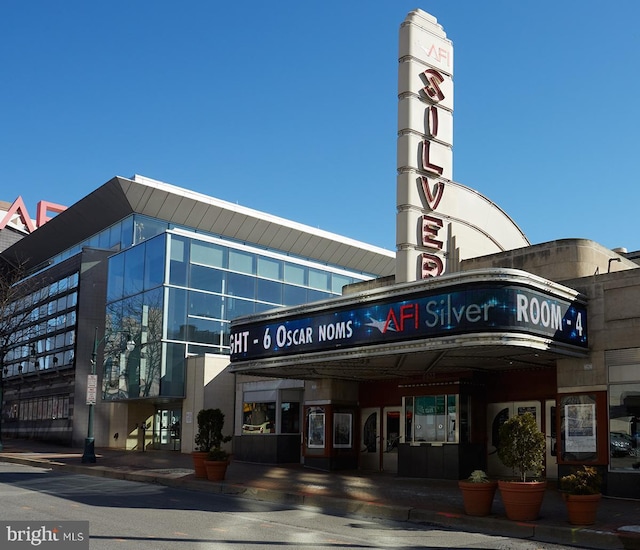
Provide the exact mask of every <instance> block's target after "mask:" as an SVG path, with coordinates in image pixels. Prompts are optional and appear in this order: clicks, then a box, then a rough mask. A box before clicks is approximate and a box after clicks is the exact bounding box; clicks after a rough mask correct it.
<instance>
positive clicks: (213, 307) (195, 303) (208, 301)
mask: <svg viewBox="0 0 640 550" xmlns="http://www.w3.org/2000/svg"><path fill="white" fill-rule="evenodd" d="M189 315H198V316H201V317H214V318H216V319H222V316H223V311H222V296H220V295H219V294H208V293H205V292H196V291H194V290H192V291H190V292H189Z"/></svg>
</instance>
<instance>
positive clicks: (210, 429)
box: [196, 409, 231, 480]
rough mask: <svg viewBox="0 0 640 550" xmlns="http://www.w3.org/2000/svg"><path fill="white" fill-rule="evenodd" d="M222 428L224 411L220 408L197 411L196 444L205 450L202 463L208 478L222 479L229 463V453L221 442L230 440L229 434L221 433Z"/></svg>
mask: <svg viewBox="0 0 640 550" xmlns="http://www.w3.org/2000/svg"><path fill="white" fill-rule="evenodd" d="M223 428H224V413H223V412H222V411H221V410H220V409H203V410H201V411H200V412H199V413H198V435H197V436H196V444H197V445H198V447H199V448H200V449H203V450H204V449H206V450H207V456H206V458H205V461H204V465H205V468H206V471H207V478H208V479H210V480H220V479H224V476H225V473H226V469H227V465H228V463H229V453H227V452H226V451H225V450H224V449H223V448H222V444H223V443H226V442H227V441H231V436H230V435H229V436H225V435H223V433H222V430H223Z"/></svg>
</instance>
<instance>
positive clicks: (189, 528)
mask: <svg viewBox="0 0 640 550" xmlns="http://www.w3.org/2000/svg"><path fill="white" fill-rule="evenodd" d="M0 501H1V502H2V506H1V507H0V521H29V522H38V521H40V522H42V521H59V522H63V521H88V522H89V534H90V548H91V549H92V550H103V549H109V550H111V549H114V548H122V549H126V550H143V549H144V550H152V549H153V550H164V549H167V550H182V549H185V550H204V549H211V550H214V549H215V550H265V549H271V548H290V549H292V550H296V549H309V550H311V549H313V550H340V549H346V548H355V549H359V550H362V549H404V550H409V549H417V548H474V549H475V548H477V549H492V550H496V549H513V550H541V549H549V550H560V549H563V548H569V547H566V546H559V545H553V544H543V543H539V542H535V541H525V540H520V539H510V538H506V537H496V536H488V535H482V534H476V533H466V532H460V531H447V530H443V529H439V528H430V527H428V526H419V525H416V524H410V523H403V522H393V521H382V520H367V519H362V518H354V517H345V516H334V515H329V514H327V513H323V512H321V511H319V510H316V509H313V508H311V507H292V506H286V505H280V504H275V503H269V502H259V501H256V500H250V499H244V498H238V497H230V496H225V495H215V494H213V495H212V494H209V493H207V494H204V493H199V492H195V491H188V490H183V489H176V488H170V487H165V486H160V485H154V484H149V483H138V482H133V481H124V480H117V479H110V478H101V477H94V476H86V475H77V474H66V473H63V472H59V471H51V470H47V469H43V468H34V467H31V466H23V465H20V464H9V463H2V462H0ZM34 528H35V527H34ZM1 537H2V534H1V533H0V540H2V541H3V545H2V547H3V548H6V550H11V544H10V543H6V542H4V540H5V539H2V538H1ZM46 547H47V545H46V544H42V545H41V546H40V548H42V549H45V548H46Z"/></svg>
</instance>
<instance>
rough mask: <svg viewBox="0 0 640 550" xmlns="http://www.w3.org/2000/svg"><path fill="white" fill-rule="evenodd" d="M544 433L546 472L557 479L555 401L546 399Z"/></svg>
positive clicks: (551, 477)
mask: <svg viewBox="0 0 640 550" xmlns="http://www.w3.org/2000/svg"><path fill="white" fill-rule="evenodd" d="M544 411H545V419H544V433H545V434H546V441H547V456H546V460H545V462H546V466H547V469H546V472H545V475H546V477H547V478H548V479H558V452H557V451H558V440H557V434H556V402H555V401H551V400H549V401H546V402H545V404H544Z"/></svg>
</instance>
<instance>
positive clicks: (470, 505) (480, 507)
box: [458, 481, 498, 516]
mask: <svg viewBox="0 0 640 550" xmlns="http://www.w3.org/2000/svg"><path fill="white" fill-rule="evenodd" d="M458 487H460V490H461V491H462V501H463V503H464V513H465V514H467V515H468V516H488V515H489V514H491V506H492V505H493V497H494V495H495V494H496V489H497V488H498V482H497V481H489V482H488V483H470V482H469V481H458Z"/></svg>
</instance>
